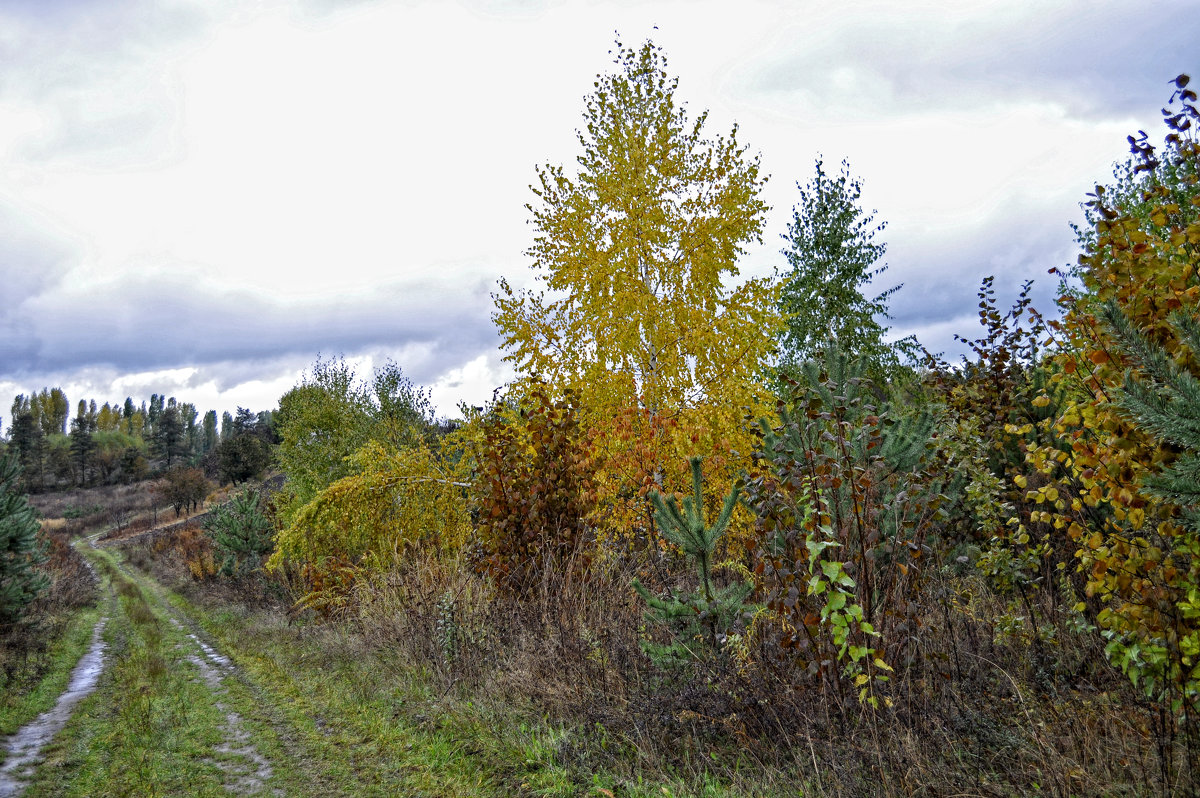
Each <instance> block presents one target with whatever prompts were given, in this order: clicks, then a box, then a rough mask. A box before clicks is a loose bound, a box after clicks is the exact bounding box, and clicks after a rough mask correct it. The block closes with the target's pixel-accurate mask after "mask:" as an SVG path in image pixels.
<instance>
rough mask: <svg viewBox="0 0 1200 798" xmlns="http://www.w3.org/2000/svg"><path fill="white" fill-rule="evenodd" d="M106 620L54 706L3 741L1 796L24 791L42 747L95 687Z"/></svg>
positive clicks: (99, 669) (0, 779)
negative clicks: (4, 757) (101, 634)
mask: <svg viewBox="0 0 1200 798" xmlns="http://www.w3.org/2000/svg"><path fill="white" fill-rule="evenodd" d="M106 621H107V619H106V618H101V619H100V621H99V622H98V623H97V624H96V628H95V629H94V630H92V644H91V646H90V647H89V648H88V651H87V653H86V654H84V655H83V657H81V658H80V660H79V662H78V663H76V665H75V670H73V671H71V680H70V682H68V684H67V689H66V692H64V693H63V694H62V695H60V696H59V697H58V703H56V704H55V705H54V708H53V709H50V710H48V711H46V712H43V713H42V714H41V715H38V716H37V717H36V718H34V719H33V720H32V721H30V722H29V723H27V724H25V725H24V726H22V727H21V728H20V729H17V731H16V733H15V734H13V735H12V736H11V737H9V738H8V739H7V740H5V741H4V743H3V745H4V751H5V754H6V755H7V756H6V759H5V760H4V765H3V766H0V798H9V796H14V795H20V794H21V793H22V792H24V790H25V787H26V786H27V781H28V779H29V777H30V776H31V775H32V773H33V768H34V766H35V765H36V764H37V760H38V755H39V754H40V753H41V752H42V748H44V747H45V746H46V743H48V742H50V740H51V739H53V738H54V735H56V734H58V733H59V731H61V730H62V727H63V726H65V725H67V720H68V719H70V717H71V713H72V712H73V711H74V710H75V705H76V704H78V703H79V702H80V701H82V700H83V698H84V697H85V696H87V694H88V693H90V692H92V691H93V690H95V689H96V682H97V681H99V679H100V674H101V673H102V672H103V671H104V647H105V644H104V640H103V639H102V638H101V637H100V633H101V632H103V631H104V624H105V622H106Z"/></svg>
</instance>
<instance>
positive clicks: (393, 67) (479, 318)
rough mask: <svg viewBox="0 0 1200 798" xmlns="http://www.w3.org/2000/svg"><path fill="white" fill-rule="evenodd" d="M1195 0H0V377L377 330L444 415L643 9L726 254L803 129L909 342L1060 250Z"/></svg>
mask: <svg viewBox="0 0 1200 798" xmlns="http://www.w3.org/2000/svg"><path fill="white" fill-rule="evenodd" d="M1193 10H1194V9H1189V5H1188V4H1187V3H1171V4H1166V5H1164V6H1163V8H1162V9H1161V10H1160V11H1159V13H1157V14H1153V15H1151V14H1144V15H1141V16H1136V17H1133V18H1130V16H1129V15H1128V14H1127V13H1126V11H1127V9H1125V8H1124V7H1123V6H1122V5H1121V4H1118V3H1089V4H1082V3H1063V4H1054V5H1052V6H1047V5H1045V4H1039V3H1029V4H1021V5H1016V6H1014V5H1013V4H1011V3H1007V2H1005V3H1000V2H992V3H986V4H981V3H974V4H967V5H961V6H957V7H954V8H953V9H949V10H948V9H947V7H946V6H945V4H944V3H933V2H928V3H906V4H902V5H900V4H894V3H878V2H874V3H868V2H852V3H844V4H840V5H837V6H831V5H829V4H819V3H815V2H805V3H783V2H769V1H768V0H763V1H761V2H747V3H743V4H739V5H738V6H736V7H732V6H730V5H729V4H727V3H721V2H716V1H715V0H706V1H705V2H692V3H682V2H655V3H623V2H593V3H567V2H537V1H536V0H531V2H520V1H519V0H513V1H512V2H505V3H491V2H481V1H474V0H473V1H472V2H463V3H433V2H389V0H375V1H373V2H360V3H353V4H345V3H340V2H339V3H334V2H325V0H308V2H288V0H270V1H269V2H263V3H255V4H245V3H241V2H237V1H236V0H226V2H201V0H123V2H114V3H94V4H91V3H25V4H22V5H10V6H6V7H5V8H4V9H0V22H2V23H3V24H0V68H2V69H3V73H2V77H0V174H3V175H4V180H3V183H0V279H3V280H4V284H5V286H6V288H5V303H4V307H2V308H0V333H3V336H4V337H3V339H2V340H0V380H3V382H0V391H4V390H9V389H10V388H12V389H14V390H22V391H28V390H30V389H33V388H35V387H37V388H40V387H41V384H63V383H64V382H65V383H68V384H70V385H72V386H75V387H77V388H78V389H79V390H80V391H83V390H85V389H86V390H88V391H91V392H92V393H93V394H94V395H95V396H97V398H99V397H102V396H106V397H109V396H110V397H111V398H114V399H115V398H121V399H123V398H124V395H126V394H134V393H136V391H135V390H134V389H135V388H139V387H145V388H148V391H147V392H149V391H153V392H157V393H171V392H174V391H178V394H179V397H180V398H181V399H184V400H187V401H193V402H195V403H196V404H197V405H200V406H204V402H205V401H210V400H211V401H212V402H213V403H214V406H220V407H232V406H236V405H238V404H241V405H243V406H252V407H255V408H260V407H264V406H266V405H267V404H270V403H272V402H273V401H275V400H277V399H278V393H282V390H286V388H287V387H290V386H291V385H292V384H294V383H295V381H296V380H297V379H298V375H299V372H300V371H301V370H302V369H303V368H304V366H305V365H306V364H307V363H311V361H312V360H313V359H314V358H315V357H316V354H317V352H324V353H326V354H336V353H338V352H345V353H346V354H347V355H348V356H352V357H363V358H366V359H367V360H365V361H364V362H365V363H367V362H369V363H378V362H382V361H383V360H384V359H386V358H387V357H389V356H390V357H392V358H394V359H395V360H397V362H399V363H400V364H401V366H402V367H403V368H404V370H405V372H406V373H407V374H409V375H410V376H411V377H413V378H414V379H416V380H418V381H419V382H422V383H423V384H427V385H430V386H431V388H432V390H433V392H434V394H435V399H436V400H437V403H438V405H439V408H440V410H441V411H442V412H445V413H451V412H453V411H454V407H455V406H456V405H457V403H458V401H459V400H464V401H468V402H470V403H472V404H479V403H481V402H482V401H483V400H485V399H487V398H488V397H490V395H491V391H492V389H493V388H494V387H495V386H496V385H498V384H501V383H502V382H504V381H505V380H506V379H507V378H508V376H509V372H508V370H507V367H506V366H504V365H503V364H502V363H501V362H500V357H499V353H498V351H497V350H496V345H497V343H498V341H497V338H496V336H495V334H494V332H493V331H492V330H491V328H490V321H489V318H488V317H489V313H490V303H489V302H488V299H487V293H488V291H489V290H490V288H491V286H492V285H494V281H495V280H496V279H497V278H498V277H500V276H501V275H504V276H507V277H509V278H510V279H511V280H512V282H513V283H514V284H515V285H518V286H520V285H524V284H527V283H528V281H529V273H528V270H527V263H526V261H525V259H524V257H523V255H522V251H523V250H524V249H525V248H526V247H527V246H528V244H529V240H530V228H529V227H528V226H527V225H526V220H527V217H528V214H527V212H526V211H525V208H524V205H525V203H526V202H529V201H530V200H531V199H532V197H531V195H530V192H529V189H528V185H529V184H530V183H531V182H533V181H534V179H535V166H536V165H537V164H541V163H547V162H549V163H554V164H564V165H566V166H567V167H568V168H570V167H571V166H572V165H573V163H574V157H575V155H576V149H577V144H576V141H575V136H574V130H575V129H576V128H577V127H578V126H579V125H580V124H581V121H582V120H581V113H582V109H583V105H582V97H583V95H584V94H585V93H587V92H588V91H589V90H590V89H591V86H592V78H593V76H594V75H595V73H596V72H598V71H604V70H608V69H609V68H610V67H611V63H610V58H609V56H608V55H607V54H606V53H607V51H608V50H609V49H610V48H611V46H612V37H613V31H614V30H619V31H620V33H621V35H622V37H623V38H624V40H625V41H626V42H629V43H636V42H638V41H641V40H642V39H643V38H644V37H645V36H647V35H653V37H654V39H655V41H656V42H657V43H659V44H660V45H662V46H663V47H664V49H665V52H666V54H667V56H668V59H669V63H670V69H671V70H672V71H673V72H675V73H676V74H678V75H679V76H680V96H681V97H682V98H683V99H684V100H686V102H687V104H688V107H689V108H690V109H693V110H694V111H698V110H700V109H704V108H708V109H711V115H710V121H709V131H710V132H711V133H713V134H718V133H725V132H726V131H728V129H729V127H730V125H732V124H733V122H734V121H735V120H736V121H738V122H739V124H740V125H741V131H740V138H741V140H742V141H743V142H745V143H746V144H748V145H749V146H750V148H751V152H761V153H762V156H763V164H764V167H765V168H766V170H767V171H769V172H771V173H772V174H773V179H772V181H771V182H770V183H769V185H768V188H767V191H766V196H765V199H766V200H767V201H768V202H769V203H770V204H771V205H773V206H774V210H773V211H772V214H771V216H770V218H769V220H768V225H767V229H766V230H765V232H764V239H765V241H764V243H763V244H762V245H761V246H759V247H755V248H754V249H753V251H752V252H751V253H750V255H749V256H748V257H747V259H746V263H745V264H744V265H745V267H746V268H744V271H745V272H749V273H763V272H768V271H770V270H771V269H772V268H773V267H774V265H775V264H776V263H777V261H778V256H777V255H776V253H777V250H778V248H779V239H778V237H777V236H778V234H779V233H780V232H782V231H783V229H784V226H785V223H786V221H787V219H788V218H789V217H790V208H791V205H792V203H793V202H794V201H795V199H796V191H795V182H796V181H797V180H799V181H801V182H804V181H807V180H808V178H809V177H810V175H811V171H812V160H813V157H814V155H815V154H816V153H817V152H818V151H820V152H823V153H824V155H825V158H826V162H827V163H828V164H835V163H836V162H837V161H838V160H840V159H841V158H842V157H849V159H850V161H851V165H852V169H853V171H854V172H855V173H856V174H858V175H861V176H862V177H863V179H864V181H865V191H864V203H865V204H866V205H867V206H868V207H875V208H878V209H879V216H880V218H881V219H883V220H886V221H887V222H888V223H889V226H888V229H887V231H886V233H885V234H884V238H885V239H886V240H887V241H888V242H889V244H890V245H891V246H890V252H889V258H888V260H889V262H890V264H891V267H892V268H891V270H890V271H889V272H888V274H887V275H886V278H888V279H889V280H890V281H891V282H905V283H907V284H908V286H909V287H908V288H906V289H905V291H904V292H902V293H901V294H899V295H897V297H896V299H895V300H894V305H893V307H894V309H895V310H896V316H897V324H896V326H897V328H898V331H911V330H918V331H922V334H923V335H924V334H928V335H930V336H932V337H933V339H934V341H933V343H934V346H936V345H937V343H938V342H941V341H946V340H949V339H950V337H951V336H949V335H948V334H947V330H949V328H948V327H947V326H946V325H948V324H949V325H952V324H955V323H957V322H958V321H959V320H960V319H961V318H962V317H963V313H962V306H963V304H962V303H965V304H966V306H968V307H973V299H974V290H975V288H976V287H977V285H978V281H979V278H980V277H981V276H982V275H983V274H987V273H991V272H1000V273H1001V274H999V275H998V283H997V286H998V289H1000V290H1001V291H1003V290H1005V288H1006V285H1005V281H1007V283H1008V284H1009V285H1010V286H1011V288H1012V290H1014V291H1015V289H1016V286H1017V285H1019V283H1020V281H1021V280H1023V279H1025V278H1026V277H1031V276H1032V277H1039V278H1042V277H1043V276H1044V274H1045V269H1046V268H1048V267H1050V266H1056V265H1062V262H1063V258H1064V257H1068V258H1069V248H1070V243H1071V239H1070V232H1069V230H1068V229H1067V222H1068V221H1070V220H1071V219H1073V218H1077V216H1078V211H1077V209H1076V203H1077V202H1078V200H1079V199H1080V198H1081V197H1082V196H1083V193H1084V192H1085V191H1087V190H1088V189H1090V188H1091V186H1092V184H1093V183H1094V182H1095V181H1096V180H1100V179H1103V178H1104V177H1105V176H1106V175H1107V173H1108V164H1109V163H1110V162H1112V161H1113V160H1116V159H1118V158H1119V157H1120V156H1121V153H1122V151H1123V148H1124V136H1125V134H1126V133H1127V132H1130V130H1131V129H1134V128H1136V127H1139V126H1141V127H1146V128H1147V129H1148V130H1149V129H1153V127H1152V126H1153V125H1154V124H1156V122H1155V120H1156V118H1157V108H1158V106H1159V105H1160V104H1161V103H1162V102H1163V101H1164V100H1165V99H1166V95H1167V94H1168V90H1167V88H1166V80H1167V78H1169V77H1170V76H1171V75H1172V74H1173V72H1175V71H1180V70H1186V69H1187V68H1188V67H1189V64H1187V63H1183V62H1185V61H1186V60H1187V59H1194V52H1193V49H1194V48H1192V47H1191V44H1192V41H1191V37H1190V36H1189V35H1188V32H1189V31H1190V27H1189V25H1188V20H1189V19H1190V16H1189V14H1190V13H1191V11H1193ZM655 26H658V29H657V30H655ZM1096 52H1103V53H1106V54H1108V57H1106V58H1104V59H1097V58H1096V57H1095V53H1096ZM1176 61H1179V62H1181V63H1178V64H1175V65H1173V64H1174V62H1176ZM891 282H889V284H891ZM1041 290H1042V291H1043V294H1042V296H1043V297H1044V296H1047V295H1048V293H1049V289H1048V288H1046V289H1041ZM934 300H936V301H934ZM968 318H973V317H972V316H968ZM901 328H902V329H901ZM962 332H963V333H964V334H969V333H970V332H971V331H970V330H969V329H968V330H963V331H962ZM931 348H932V347H931ZM27 381H28V382H31V383H38V384H37V385H36V386H35V385H33V384H26V382H27ZM157 383H161V385H159V388H158V389H154V388H153V387H150V386H153V385H155V384H157ZM121 386H125V387H121ZM238 391H242V392H243V394H242V395H240V396H235V395H236V394H237V392H238ZM272 391H277V392H278V393H276V395H275V396H274V397H273V398H272V397H271V396H270V393H271V392H272ZM116 394H123V395H122V396H120V397H117V396H116ZM89 395H90V394H89ZM200 397H204V399H201V398H200ZM135 398H137V397H136V396H135Z"/></svg>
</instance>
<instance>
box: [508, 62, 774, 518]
mask: <svg viewBox="0 0 1200 798" xmlns="http://www.w3.org/2000/svg"><path fill="white" fill-rule="evenodd" d="M614 52H615V59H614V62H615V64H616V65H617V69H616V70H615V71H614V72H613V73H611V74H606V75H601V76H598V77H597V79H596V82H595V84H594V91H593V92H592V94H590V95H589V96H588V97H587V98H586V108H585V112H584V119H585V125H584V127H583V129H582V130H580V131H579V133H578V139H579V144H580V147H581V150H582V151H581V154H580V155H579V156H578V159H577V160H578V163H579V169H578V171H577V172H576V173H574V174H568V172H567V170H565V169H564V168H563V167H561V166H546V167H544V168H542V169H539V171H538V178H539V180H538V184H537V185H536V186H534V187H533V192H534V194H535V196H536V199H535V200H534V201H533V202H531V203H530V204H529V205H528V206H527V207H528V208H529V210H530V212H531V214H532V223H533V225H534V229H535V239H534V243H533V246H532V247H531V248H530V249H529V250H528V252H527V254H528V256H529V257H530V258H531V260H532V267H533V270H534V272H535V275H536V279H537V281H538V282H539V283H540V287H539V288H538V289H537V290H532V291H528V290H527V291H517V290H514V289H513V288H512V287H511V285H510V284H509V283H508V282H507V281H506V280H501V282H500V289H499V291H498V292H497V293H496V294H495V295H494V301H495V306H496V311H495V313H494V314H493V320H494V321H495V323H496V326H497V327H498V329H499V331H500V333H501V335H502V336H503V339H504V345H505V348H506V349H507V350H508V354H507V359H508V360H509V361H511V362H512V363H513V364H514V365H515V367H516V369H517V371H518V372H519V373H520V374H521V375H523V377H524V378H525V379H528V380H532V379H538V380H541V381H544V382H545V384H546V385H548V386H549V387H550V388H551V389H552V390H555V391H565V390H566V389H572V390H574V391H575V394H576V396H578V397H579V399H580V401H581V403H582V405H583V408H582V409H583V419H584V423H585V425H587V426H589V427H590V429H591V430H592V431H593V435H594V444H595V447H596V452H597V454H598V455H599V456H600V462H602V463H607V465H602V466H601V467H600V468H601V471H602V473H600V474H599V475H598V476H599V480H598V484H599V485H601V486H602V494H606V497H602V498H603V499H604V500H602V505H603V506H604V507H605V508H606V510H605V518H604V519H603V521H604V525H605V526H609V527H611V528H617V529H619V528H621V527H623V526H626V525H628V524H629V523H631V522H632V523H637V524H641V525H642V527H643V528H644V529H646V530H650V529H652V528H653V525H652V524H649V523H648V521H649V517H650V513H649V506H648V503H647V502H646V501H645V500H644V497H645V494H646V491H647V490H648V488H649V487H650V486H651V485H652V484H654V485H659V484H660V483H665V484H666V487H667V488H668V489H673V488H675V487H679V488H680V489H682V488H683V487H684V486H685V485H686V484H687V481H686V477H687V474H686V472H687V456H688V455H691V454H701V455H705V456H707V457H709V458H710V459H709V460H708V461H706V469H712V470H717V469H719V470H721V471H723V472H724V473H723V474H716V473H713V474H710V475H709V478H710V479H718V480H719V479H721V477H722V476H724V477H729V476H730V475H731V474H732V473H734V472H735V471H736V470H737V468H740V466H741V464H742V463H743V462H744V461H745V460H746V459H747V458H748V456H749V453H750V441H749V438H748V435H747V432H746V430H745V424H744V420H745V417H746V414H747V412H748V411H749V412H761V411H763V410H764V409H765V406H764V405H763V399H762V397H761V396H760V389H759V386H758V380H757V376H758V375H759V374H760V373H761V369H762V366H763V364H764V362H765V361H766V359H767V358H768V356H769V354H770V352H771V349H772V346H773V341H774V340H775V334H776V331H777V330H778V328H779V326H780V320H779V317H778V313H777V311H776V309H775V308H776V302H775V286H774V281H773V280H771V279H748V280H742V281H740V282H737V283H735V278H737V277H738V268H737V260H738V258H739V256H741V255H742V254H743V253H744V252H745V247H746V245H747V244H748V243H750V242H752V241H761V234H762V227H763V217H764V213H765V211H766V209H767V208H766V205H765V204H764V203H763V201H762V200H761V198H760V193H761V190H762V187H763V184H764V183H765V182H766V177H765V176H764V175H761V174H760V170H759V161H758V158H757V157H748V155H747V152H746V148H745V147H744V146H742V145H741V144H739V142H738V139H737V127H736V126H734V128H733V129H732V130H731V131H730V133H729V134H728V135H727V136H717V137H715V138H708V137H706V135H705V132H704V126H705V122H706V118H707V114H706V113H701V114H699V115H698V116H697V117H696V118H695V119H690V118H689V115H688V113H687V110H686V109H685V108H684V107H683V106H682V105H680V104H679V103H677V101H676V97H675V95H676V89H677V86H678V79H677V78H672V77H670V76H668V74H667V71H666V66H667V62H666V58H665V57H664V55H663V54H662V52H661V49H660V48H658V47H656V46H654V45H653V44H652V43H650V42H647V43H645V44H644V45H642V46H641V47H640V48H639V49H631V48H628V47H625V46H624V45H622V44H621V43H620V42H619V41H618V42H617V45H616V49H615V51H614ZM734 453H736V454H734ZM731 455H734V456H733V457H731ZM714 457H715V458H716V460H713V458H714ZM735 460H736V461H737V462H734V461H735ZM714 484H715V483H714Z"/></svg>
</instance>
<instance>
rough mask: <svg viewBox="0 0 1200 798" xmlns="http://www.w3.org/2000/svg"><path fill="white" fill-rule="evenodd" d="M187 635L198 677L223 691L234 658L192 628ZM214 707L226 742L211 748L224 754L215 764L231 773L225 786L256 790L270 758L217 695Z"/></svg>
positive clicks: (268, 773)
mask: <svg viewBox="0 0 1200 798" xmlns="http://www.w3.org/2000/svg"><path fill="white" fill-rule="evenodd" d="M171 623H172V624H173V625H174V626H175V627H176V628H179V629H182V628H183V627H182V625H181V624H180V623H179V621H177V620H176V619H174V618H171ZM187 636H188V637H189V638H190V639H191V641H192V642H193V643H195V644H196V645H197V646H198V647H199V649H200V652H201V654H203V656H196V655H195V654H189V655H188V657H187V659H188V661H189V662H191V663H192V664H193V665H195V666H196V670H197V671H199V673H200V678H201V679H202V680H203V681H204V683H205V684H206V685H208V688H209V689H210V690H212V691H213V692H214V693H216V694H218V695H220V694H222V693H223V692H224V687H223V686H222V684H221V682H222V680H223V679H224V678H225V677H226V676H229V675H232V673H233V662H231V661H230V659H229V658H228V657H226V656H225V655H224V654H220V653H218V652H217V651H216V650H215V649H214V648H213V647H212V646H210V645H208V644H207V643H205V642H204V641H203V640H201V639H200V638H198V637H196V635H194V634H192V633H191V632H188V633H187ZM215 703H216V707H217V709H218V710H219V711H221V712H222V713H224V715H225V724H224V727H223V731H224V732H225V737H226V742H223V743H221V744H219V745H217V746H216V747H215V748H214V750H216V751H217V753H220V754H224V755H225V758H224V759H222V760H221V761H219V762H217V767H219V768H220V769H221V770H223V771H224V772H225V773H226V775H227V776H229V777H230V779H231V782H230V783H228V784H226V786H225V789H226V790H228V791H229V792H232V793H236V794H238V795H249V794H259V793H260V792H261V791H262V790H263V789H264V788H265V787H266V783H267V781H269V780H270V778H271V775H272V773H273V772H274V770H273V769H272V767H271V763H270V761H269V760H268V759H267V758H266V757H264V756H263V755H262V754H261V753H259V751H258V749H257V748H256V747H255V745H254V742H253V740H252V739H251V737H250V734H249V733H248V732H247V731H246V729H245V726H244V725H243V721H242V717H241V715H239V714H237V713H236V712H234V711H232V710H230V709H229V708H228V707H227V706H225V703H224V702H223V701H221V700H220V699H218V700H217V701H216V702H215ZM271 793H272V794H273V795H282V794H283V793H282V792H280V791H279V790H272V791H271Z"/></svg>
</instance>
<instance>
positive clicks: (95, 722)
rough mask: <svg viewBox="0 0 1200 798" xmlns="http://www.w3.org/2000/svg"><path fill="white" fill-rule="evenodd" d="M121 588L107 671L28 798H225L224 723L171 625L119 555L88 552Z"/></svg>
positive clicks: (114, 601)
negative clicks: (178, 797)
mask: <svg viewBox="0 0 1200 798" xmlns="http://www.w3.org/2000/svg"><path fill="white" fill-rule="evenodd" d="M89 556H91V557H92V559H93V561H94V562H96V564H97V565H98V566H100V570H101V572H102V574H103V578H104V580H105V581H106V582H107V583H109V584H110V585H111V586H112V587H113V591H112V592H111V593H110V597H109V599H108V604H109V615H110V620H109V623H108V626H107V627H106V629H105V635H104V636H105V639H106V641H107V643H108V651H107V653H106V668H105V672H104V675H103V676H102V677H101V680H100V684H99V685H98V688H97V690H96V692H94V693H93V694H92V695H90V696H89V697H88V698H86V699H85V700H84V701H83V702H81V704H80V706H79V707H78V709H77V710H76V712H75V714H74V716H73V717H72V719H71V721H70V722H69V723H68V724H67V726H66V728H65V729H64V730H63V732H62V733H61V734H59V735H58V737H56V738H55V740H54V741H53V742H52V743H51V745H50V746H48V747H47V749H46V751H45V752H44V753H45V764H44V765H43V766H42V767H40V768H39V769H38V771H37V773H36V774H35V778H34V781H33V783H32V784H31V785H30V789H29V791H28V792H27V793H26V794H27V795H29V796H40V795H54V796H59V795H62V796H76V795H78V796H86V795H123V794H124V795H183V794H186V795H214V796H215V795H226V794H227V792H226V790H225V787H224V784H225V782H226V780H227V776H226V773H225V771H224V770H222V768H221V767H220V765H219V763H220V761H221V756H220V755H219V754H218V753H217V752H216V751H215V750H214V746H216V745H217V744H219V743H220V742H222V740H223V739H224V735H223V731H222V724H223V722H224V715H223V713H221V712H220V711H219V709H218V708H217V706H216V702H215V697H214V696H213V694H212V693H211V692H210V691H209V690H208V689H207V687H206V686H205V685H204V684H203V682H202V681H201V680H200V679H199V678H198V675H197V672H196V669H195V666H194V665H192V664H191V663H190V662H188V661H187V659H186V650H185V649H186V647H187V644H188V643H189V642H190V641H187V640H186V637H185V634H184V632H182V631H181V630H178V629H176V628H175V627H174V626H172V625H171V624H169V623H167V622H166V620H165V618H164V617H163V615H162V612H161V610H160V609H158V608H156V607H154V606H153V605H152V603H151V602H150V601H149V600H148V599H147V595H146V593H145V591H143V590H142V588H141V587H140V586H139V585H138V584H137V583H136V582H135V581H133V580H132V579H129V578H128V577H126V576H125V575H124V574H123V573H121V572H120V570H119V568H118V566H117V565H116V563H115V562H114V561H113V559H112V557H111V555H108V554H107V553H106V552H89Z"/></svg>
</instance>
